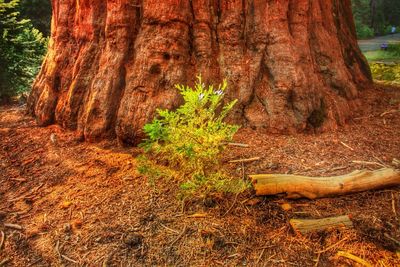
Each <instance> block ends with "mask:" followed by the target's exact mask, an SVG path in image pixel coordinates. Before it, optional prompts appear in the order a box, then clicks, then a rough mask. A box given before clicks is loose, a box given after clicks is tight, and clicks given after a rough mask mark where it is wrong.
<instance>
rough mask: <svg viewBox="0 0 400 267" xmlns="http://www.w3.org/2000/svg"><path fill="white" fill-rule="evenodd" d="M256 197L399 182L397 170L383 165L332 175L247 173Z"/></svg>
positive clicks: (315, 194) (333, 192) (314, 194)
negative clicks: (376, 168) (382, 166)
mask: <svg viewBox="0 0 400 267" xmlns="http://www.w3.org/2000/svg"><path fill="white" fill-rule="evenodd" d="M250 178H251V180H252V183H253V187H254V189H255V191H256V195H257V196H262V195H276V194H283V193H285V194H286V198H302V197H305V198H309V199H315V198H322V197H329V196H340V195H345V194H350V193H356V192H362V191H367V190H375V189H381V188H385V187H390V186H395V185H400V171H399V170H395V169H392V168H382V169H379V170H375V171H369V170H361V171H360V170H357V171H353V172H351V173H349V174H345V175H341V176H331V177H308V176H301V175H290V174H257V175H250Z"/></svg>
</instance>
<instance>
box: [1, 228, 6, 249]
mask: <svg viewBox="0 0 400 267" xmlns="http://www.w3.org/2000/svg"><path fill="white" fill-rule="evenodd" d="M5 239H6V235H5V234H4V232H3V231H1V240H0V250H1V248H2V247H3V244H4V240H5Z"/></svg>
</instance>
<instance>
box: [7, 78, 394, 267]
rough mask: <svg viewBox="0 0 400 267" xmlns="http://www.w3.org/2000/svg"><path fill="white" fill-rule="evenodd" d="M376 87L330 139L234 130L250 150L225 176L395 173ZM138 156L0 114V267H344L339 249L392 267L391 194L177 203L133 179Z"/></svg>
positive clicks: (387, 117) (389, 96)
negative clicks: (324, 225) (310, 223)
mask: <svg viewBox="0 0 400 267" xmlns="http://www.w3.org/2000/svg"><path fill="white" fill-rule="evenodd" d="M375 87H376V88H374V89H372V88H371V89H366V90H364V91H363V92H362V101H363V102H364V106H363V107H365V108H363V109H360V110H357V112H356V113H357V114H356V116H355V118H354V119H353V120H352V121H350V122H348V124H347V125H346V126H344V127H341V128H340V129H338V130H337V131H335V132H329V133H322V134H314V133H304V134H296V135H290V136H283V135H272V134H267V133H262V132H259V131H257V132H256V131H254V130H251V129H246V128H244V129H241V130H240V131H239V133H238V134H237V135H236V137H235V140H236V141H237V142H242V143H247V144H249V147H248V148H240V147H235V148H234V147H229V149H228V150H227V151H226V152H225V155H224V162H225V163H224V166H225V167H226V168H228V169H229V171H230V172H231V173H232V174H233V175H236V176H238V177H240V178H241V177H242V172H243V171H244V173H245V175H246V176H247V175H248V174H255V173H296V174H305V175H321V176H328V175H339V174H344V173H348V172H351V171H353V170H354V169H362V168H366V169H377V168H380V165H387V166H393V165H392V160H393V158H397V159H399V158H400V113H399V110H400V88H396V87H387V86H386V87H383V86H378V85H376V86H375ZM52 134H54V135H53V137H52V138H51V136H52ZM139 153H140V150H139V149H137V148H122V147H119V146H118V145H117V144H116V142H114V141H105V142H101V143H97V144H89V143H84V142H81V140H79V139H78V138H76V136H75V134H74V133H73V132H69V131H64V130H63V129H61V128H60V127H59V126H56V125H52V126H48V127H38V126H36V124H35V121H34V119H32V118H31V117H29V116H26V115H24V108H23V107H17V106H5V107H0V265H2V264H1V263H2V262H3V261H4V262H5V265H6V266H24V267H25V266H220V265H221V266H354V265H355V263H354V262H353V261H352V260H349V259H346V258H344V257H340V256H338V255H337V252H338V251H346V252H349V253H351V254H353V255H356V256H358V257H360V258H362V259H364V260H365V261H367V262H369V263H370V264H371V265H373V266H400V255H399V254H396V251H399V250H400V247H399V243H398V242H399V240H400V187H395V188H388V189H385V190H378V191H369V192H363V193H358V194H352V195H348V196H342V197H335V198H324V199H318V200H306V199H301V200H285V199H284V198H283V197H282V196H274V197H254V195H253V193H252V192H246V193H243V194H239V195H237V196H235V195H229V194H226V195H220V196H215V197H214V198H212V199H207V201H203V200H194V201H192V202H190V203H186V204H185V205H182V203H181V202H179V201H178V200H177V198H176V195H177V193H178V190H179V189H177V188H178V186H177V184H176V183H174V182H173V181H164V180H158V181H156V183H155V185H152V183H150V182H149V180H148V177H145V176H142V175H140V174H139V173H138V171H137V163H136V160H135V157H136V156H137V155H138V154H139ZM255 156H258V157H261V160H259V161H254V162H250V163H246V164H245V165H244V169H241V168H242V166H241V165H240V164H239V165H235V164H229V163H228V162H227V161H228V160H231V159H237V158H247V157H255ZM353 161H368V162H375V163H373V165H369V164H366V165H363V164H360V163H355V162H353ZM374 164H376V166H375V165H374ZM282 203H290V204H291V206H292V207H293V208H292V209H291V210H288V211H285V210H284V209H283V208H282V206H281V204H282ZM344 214H350V215H351V218H352V221H353V223H354V229H336V230H328V231H324V232H318V233H312V234H308V235H304V236H302V235H300V234H298V233H295V232H294V231H293V229H292V228H291V226H290V224H289V219H291V218H324V217H330V216H338V215H344ZM7 224H14V225H8V226H7ZM20 227H21V229H19V228H20ZM3 234H4V235H3ZM3 237H4V238H3ZM396 240H397V241H396Z"/></svg>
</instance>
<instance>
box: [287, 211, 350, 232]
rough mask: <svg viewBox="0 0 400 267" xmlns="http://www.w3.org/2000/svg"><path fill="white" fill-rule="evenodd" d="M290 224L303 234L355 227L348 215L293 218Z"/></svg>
mask: <svg viewBox="0 0 400 267" xmlns="http://www.w3.org/2000/svg"><path fill="white" fill-rule="evenodd" d="M290 225H291V226H292V228H293V229H294V230H295V231H298V232H300V233H302V234H307V233H310V232H317V231H323V230H327V229H332V228H342V227H344V228H353V223H352V221H351V220H350V217H349V216H348V215H343V216H338V217H329V218H323V219H291V220H290Z"/></svg>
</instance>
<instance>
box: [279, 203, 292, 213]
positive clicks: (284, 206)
mask: <svg viewBox="0 0 400 267" xmlns="http://www.w3.org/2000/svg"><path fill="white" fill-rule="evenodd" d="M281 208H282V209H283V210H284V211H289V210H291V209H292V205H290V204H289V203H283V204H281Z"/></svg>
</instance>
